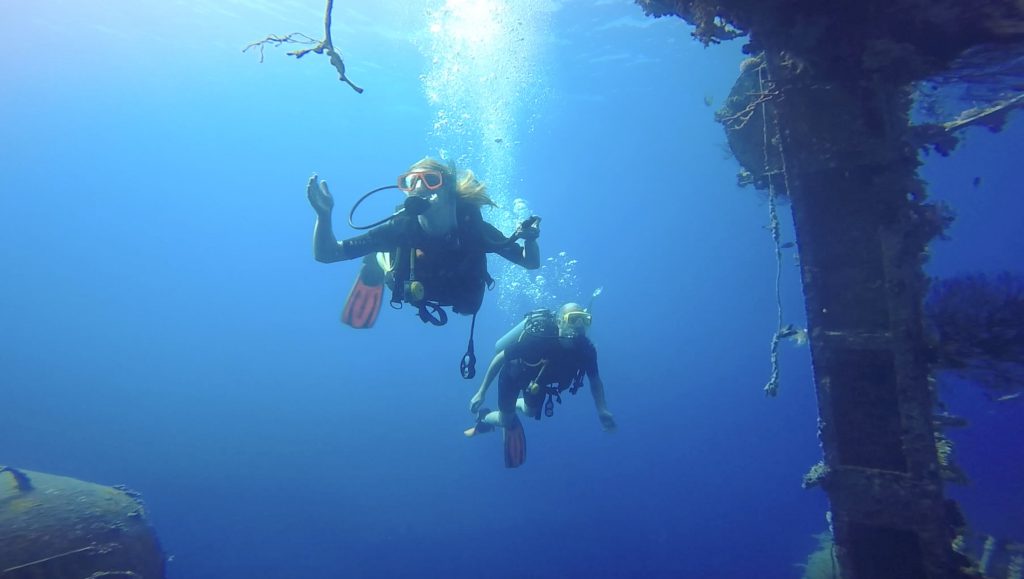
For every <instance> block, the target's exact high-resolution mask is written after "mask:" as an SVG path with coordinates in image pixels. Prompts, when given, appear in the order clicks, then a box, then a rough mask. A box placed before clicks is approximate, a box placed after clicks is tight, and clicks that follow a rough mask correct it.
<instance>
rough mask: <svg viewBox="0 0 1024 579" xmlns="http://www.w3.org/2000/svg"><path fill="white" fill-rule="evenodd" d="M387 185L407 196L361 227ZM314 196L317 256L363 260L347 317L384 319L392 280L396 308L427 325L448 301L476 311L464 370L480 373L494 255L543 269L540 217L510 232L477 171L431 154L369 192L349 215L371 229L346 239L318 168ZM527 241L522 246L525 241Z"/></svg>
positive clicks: (361, 323)
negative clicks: (491, 214) (479, 331)
mask: <svg viewBox="0 0 1024 579" xmlns="http://www.w3.org/2000/svg"><path fill="white" fill-rule="evenodd" d="M385 189H399V190H401V191H402V192H403V193H405V195H406V197H405V202H404V203H403V205H402V206H401V207H399V208H398V210H397V211H396V212H395V213H394V214H393V215H391V216H389V217H387V218H385V219H382V220H380V221H378V222H376V223H373V224H371V225H367V226H356V225H354V224H353V223H352V216H353V214H354V213H355V210H356V209H357V208H358V207H359V204H360V203H362V202H363V201H364V200H365V199H366V198H368V197H369V196H371V195H373V194H374V193H377V192H378V191H383V190H385ZM306 196H307V197H308V198H309V203H310V205H312V207H313V210H314V211H315V212H316V216H317V218H316V225H315V226H314V229H313V256H314V257H315V258H316V260H317V261H319V262H322V263H333V262H336V261H345V260H350V259H355V258H357V257H362V258H363V264H362V268H361V269H360V272H359V276H358V278H357V279H356V281H355V284H354V285H353V286H352V290H351V292H349V295H348V299H347V300H346V302H345V308H344V310H343V311H342V315H341V321H342V322H343V323H345V324H347V325H349V326H351V327H353V328H370V327H372V326H373V324H374V322H375V321H376V320H377V315H378V313H379V311H380V307H381V303H382V302H383V299H382V294H383V291H384V285H385V284H386V285H387V286H388V287H389V288H390V289H391V299H390V303H391V306H392V307H393V308H396V309H398V308H401V307H402V305H403V304H406V303H408V304H410V305H412V306H413V307H415V308H416V310H417V314H418V316H419V318H420V319H421V320H423V322H425V323H431V324H433V325H436V326H442V325H444V324H445V323H447V321H448V315H447V314H446V313H445V311H444V309H442V308H444V307H450V308H451V309H452V311H453V312H455V313H459V314H465V315H472V316H473V323H472V326H471V328H470V339H469V348H468V350H467V353H466V356H464V357H463V361H462V368H461V369H462V374H463V377H465V378H467V379H468V378H472V377H473V375H474V374H475V369H474V366H475V360H476V357H475V355H474V354H473V329H475V326H476V313H477V312H478V311H479V309H480V305H481V303H482V302H483V297H484V290H485V289H486V288H488V287H490V286H491V285H492V284H493V283H494V280H493V279H492V278H491V276H490V275H489V274H488V272H487V254H488V253H496V254H498V255H500V256H502V257H504V258H505V259H507V260H509V261H511V262H512V263H515V264H517V265H521V266H523V267H524V268H526V269H537V268H539V267H540V248H539V246H538V244H537V238H538V237H539V236H540V218H539V217H536V216H533V217H530V218H529V219H527V220H525V221H524V222H523V223H521V224H520V225H519V227H518V228H517V229H516V231H515V233H513V234H512V236H511V237H505V235H504V234H502V233H501V231H499V230H498V229H497V228H496V227H494V226H493V225H491V224H490V223H488V222H487V221H485V220H484V218H483V216H482V214H481V208H482V207H484V206H492V207H494V206H496V204H495V203H494V201H492V200H491V198H490V197H489V196H488V195H487V189H486V187H485V186H484V184H483V183H481V182H480V181H478V180H477V179H476V177H475V176H474V175H473V172H472V171H464V172H462V173H461V174H460V173H457V172H456V170H455V167H454V166H452V165H445V164H442V163H440V162H439V161H437V160H435V159H432V158H430V157H426V158H424V159H422V160H420V161H418V162H417V163H415V164H413V165H412V166H411V167H410V168H409V171H407V172H406V173H403V174H402V175H400V176H399V177H398V184H397V185H390V186H387V187H379V188H377V189H374V190H373V191H370V192H369V193H367V194H366V195H363V197H362V198H360V199H359V201H357V202H356V204H355V205H354V206H353V207H352V210H351V212H350V213H349V225H350V226H352V227H353V228H355V229H369V231H367V232H366V233H364V234H362V235H359V236H357V237H353V238H351V239H346V240H344V241H338V240H337V238H336V237H335V235H334V231H333V229H332V226H331V212H332V210H333V208H334V198H333V197H332V196H331V193H330V190H329V189H328V188H327V182H326V181H318V179H317V176H316V175H315V174H314V175H313V176H312V177H310V179H309V183H308V184H307V186H306ZM519 239H522V240H523V245H519V243H518V240H519Z"/></svg>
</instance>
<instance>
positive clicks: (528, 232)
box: [483, 219, 540, 269]
mask: <svg viewBox="0 0 1024 579" xmlns="http://www.w3.org/2000/svg"><path fill="white" fill-rule="evenodd" d="M539 222H540V220H539V219H538V220H537V221H535V222H533V223H532V224H531V225H529V226H527V227H523V226H522V225H520V226H519V228H518V229H517V230H516V233H515V234H514V235H513V238H517V237H518V238H522V240H523V245H522V246H520V245H519V244H518V243H515V242H514V241H512V240H511V239H509V238H507V237H505V236H504V235H503V234H502V233H501V231H499V230H498V228H497V227H495V226H493V225H491V224H490V223H487V222H484V223H483V236H484V240H485V242H486V243H487V245H488V246H489V247H490V248H489V249H488V250H487V251H489V252H493V253H497V254H498V255H500V256H502V257H504V258H505V259H507V260H509V261H511V262H512V263H514V264H516V265H521V266H523V267H524V268H526V269H537V268H539V267H540V245H539V244H538V243H537V237H539V236H540V228H539V226H538V225H537V224H538V223H539Z"/></svg>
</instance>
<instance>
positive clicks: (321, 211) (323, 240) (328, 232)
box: [306, 173, 346, 263]
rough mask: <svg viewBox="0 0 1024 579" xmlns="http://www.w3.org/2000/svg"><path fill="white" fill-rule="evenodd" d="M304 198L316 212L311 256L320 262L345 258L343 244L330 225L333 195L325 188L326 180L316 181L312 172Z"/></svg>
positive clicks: (330, 261)
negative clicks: (339, 241)
mask: <svg viewBox="0 0 1024 579" xmlns="http://www.w3.org/2000/svg"><path fill="white" fill-rule="evenodd" d="M306 198H307V199H309V204H310V205H312V206H313V211H315V212H316V224H315V225H314V226H313V257H314V258H315V259H316V260H317V261H319V262H321V263H332V262H335V261H341V260H343V259H346V258H345V252H344V246H343V245H342V244H341V243H338V239H337V238H336V237H334V229H333V228H332V226H331V212H332V211H333V210H334V197H332V196H331V191H330V190H329V189H328V188H327V181H319V182H318V180H317V176H316V173H314V174H313V176H312V177H310V178H309V182H308V183H307V184H306Z"/></svg>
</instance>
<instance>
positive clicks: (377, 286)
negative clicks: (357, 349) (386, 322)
mask: <svg viewBox="0 0 1024 579" xmlns="http://www.w3.org/2000/svg"><path fill="white" fill-rule="evenodd" d="M383 296H384V270H382V269H381V268H380V265H379V264H378V263H377V255H376V254H373V253H371V254H370V255H367V256H366V257H364V258H363V266H362V267H361V268H360V269H359V277H357V278H356V283H354V284H353V285H352V291H350V292H348V299H346V300H345V309H343V310H342V311H341V323H343V324H345V325H348V326H352V327H353V328H356V329H367V328H372V327H373V324H374V322H376V321H377V314H379V313H380V306H381V303H382V301H383Z"/></svg>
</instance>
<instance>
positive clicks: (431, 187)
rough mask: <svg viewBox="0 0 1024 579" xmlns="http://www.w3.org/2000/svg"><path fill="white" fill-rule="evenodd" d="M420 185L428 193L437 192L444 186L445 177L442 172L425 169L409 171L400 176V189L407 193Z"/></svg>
mask: <svg viewBox="0 0 1024 579" xmlns="http://www.w3.org/2000/svg"><path fill="white" fill-rule="evenodd" d="M420 184H422V185H423V186H424V187H425V188H426V189H427V190H428V191H435V190H437V189H440V188H441V186H443V185H444V175H442V174H441V172H440V171H434V170H432V169H425V170H421V171H409V172H408V173H403V174H401V175H399V176H398V188H399V189H401V190H402V191H404V192H406V193H410V192H412V190H413V189H416V187H418V186H419V185H420Z"/></svg>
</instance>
